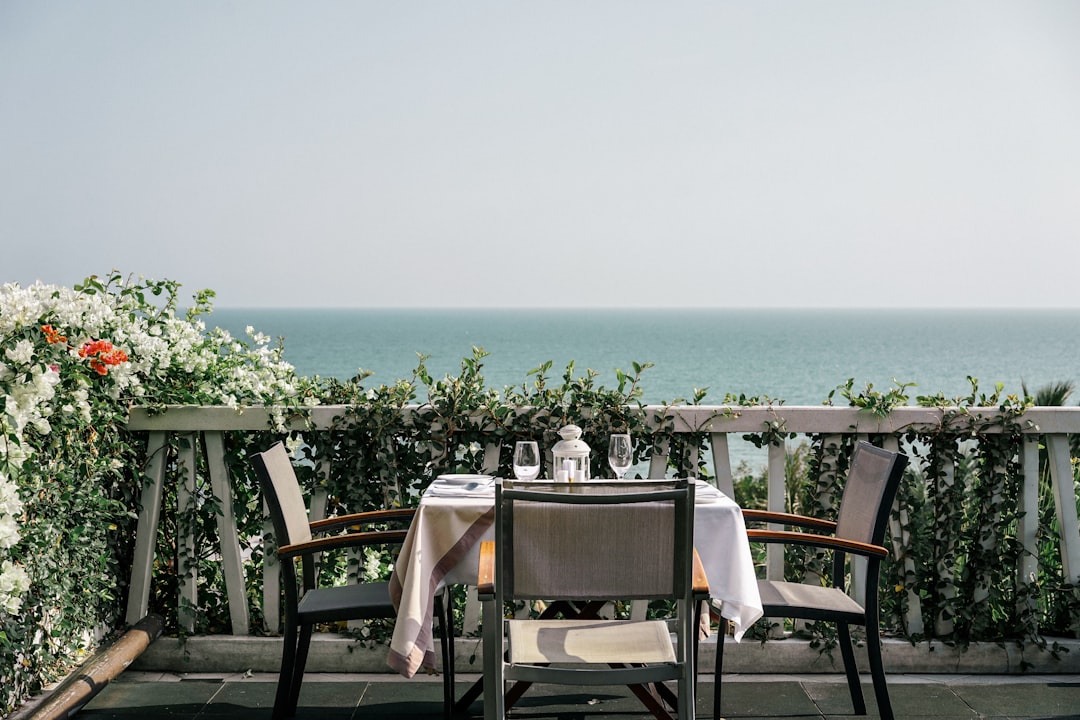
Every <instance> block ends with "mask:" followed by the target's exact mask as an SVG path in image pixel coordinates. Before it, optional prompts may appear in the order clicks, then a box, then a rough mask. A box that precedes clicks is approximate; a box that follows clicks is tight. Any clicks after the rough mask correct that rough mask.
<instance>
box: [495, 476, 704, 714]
mask: <svg viewBox="0 0 1080 720" xmlns="http://www.w3.org/2000/svg"><path fill="white" fill-rule="evenodd" d="M693 522H694V488H693V484H692V483H688V482H687V481H685V480H682V481H660V482H656V481H640V482H625V481H624V482H619V483H601V482H596V483H581V484H572V485H567V484H565V483H559V484H554V483H544V482H527V483H519V482H514V481H510V480H499V481H497V484H496V489H495V540H494V541H490V540H489V541H485V542H484V543H482V545H481V550H480V567H479V584H478V595H479V597H480V600H481V603H482V606H483V648H484V653H483V656H484V688H485V692H484V715H485V718H486V720H502V719H503V718H504V717H505V714H506V705H507V701H506V698H505V697H504V694H503V692H504V689H505V682H506V681H508V680H517V681H524V682H526V683H532V682H544V683H556V684H565V685H621V684H626V685H631V686H632V687H635V688H637V689H640V687H639V686H640V685H641V684H644V683H661V682H665V681H671V680H674V681H676V682H677V684H678V685H677V687H678V696H677V698H678V708H679V717H680V718H682V719H684V720H693V718H694V682H693V681H694V663H695V658H694V652H693V647H694V642H693V638H694V632H695V630H696V628H695V627H694V624H693V620H692V618H693V616H694V614H693V612H692V610H693V607H692V604H693V602H694V599H695V595H694V593H695V591H696V592H697V593H699V595H697V596H696V597H700V594H702V593H707V592H708V584H707V582H706V581H705V580H704V571H703V570H702V569H701V566H700V563H699V562H695V561H696V556H695V555H694V553H693V537H694V528H693ZM695 570H696V574H695ZM616 598H617V599H646V600H648V599H668V600H673V601H675V607H676V613H677V619H676V622H675V626H676V627H675V634H676V637H677V643H676V644H673V643H672V639H671V630H670V628H669V627H668V624H667V623H666V622H664V621H660V620H636V621H635V620H603V619H599V618H597V617H596V616H595V613H594V612H593V611H590V610H586V609H583V606H585V605H586V604H588V603H592V604H594V605H599V604H602V602H603V601H606V600H610V599H616ZM537 599H543V600H549V601H565V602H566V607H569V608H571V610H570V612H569V613H568V616H567V617H563V618H554V619H511V620H505V619H504V617H503V609H504V607H505V603H506V602H508V601H514V600H526V601H530V600H537ZM556 604H557V603H553V604H552V606H555V605H556ZM549 607H550V606H549ZM579 611H580V614H579ZM545 615H546V613H545ZM542 618H543V616H542ZM504 650H505V654H504Z"/></svg>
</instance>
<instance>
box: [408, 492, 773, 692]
mask: <svg viewBox="0 0 1080 720" xmlns="http://www.w3.org/2000/svg"><path fill="white" fill-rule="evenodd" d="M696 490H697V495H698V500H697V503H696V504H695V508H694V546H695V547H696V548H697V551H698V555H699V556H700V557H701V562H702V565H704V567H705V574H706V576H707V577H708V580H709V594H710V595H711V596H712V599H713V602H714V604H717V605H719V607H720V614H721V615H723V616H724V617H725V618H727V619H728V620H729V621H730V622H731V624H732V626H733V628H734V633H735V639H736V640H739V639H741V638H742V635H743V633H744V632H746V630H747V628H749V627H750V626H751V625H753V624H754V622H755V621H756V620H757V619H758V618H759V617H761V615H762V611H761V598H760V597H759V596H758V589H757V579H756V576H755V574H754V562H753V559H752V558H751V556H750V545H749V543H748V542H747V539H746V525H745V524H744V522H743V517H742V510H741V509H740V508H739V506H738V505H736V504H735V502H734V501H733V500H731V499H730V498H728V497H727V496H725V495H723V494H721V493H720V492H719V491H717V490H716V489H715V488H714V487H712V486H711V485H707V484H706V483H702V482H700V481H699V482H698V485H697V488H696ZM494 503H495V497H494V487H491V488H488V489H487V490H486V491H481V492H471V493H466V492H461V493H460V494H458V495H457V496H450V497H435V496H434V492H429V493H428V494H427V495H425V496H424V497H423V498H422V499H421V501H420V507H419V509H418V511H417V513H416V516H415V517H414V519H413V522H412V525H411V527H410V528H409V533H408V536H407V537H406V538H405V542H404V544H403V545H402V547H401V553H400V554H399V555H398V559H397V563H396V564H395V566H394V572H393V575H392V576H391V578H390V595H391V598H392V599H393V601H394V604H395V605H396V606H397V609H398V618H397V623H396V625H395V626H394V635H393V638H392V639H391V641H390V655H389V657H388V659H387V664H389V665H390V667H392V668H394V670H396V671H398V672H399V673H401V674H402V675H404V676H405V677H412V676H413V675H415V674H416V672H417V671H418V670H419V669H420V668H421V667H426V668H434V667H435V651H434V649H435V642H434V638H433V636H432V619H433V615H434V609H433V608H434V596H435V593H436V592H437V591H438V590H439V589H440V588H442V587H444V586H445V585H447V584H464V585H475V584H476V574H477V570H478V562H479V556H480V541H481V540H490V539H493V538H494V527H493V525H494V522H495V507H494Z"/></svg>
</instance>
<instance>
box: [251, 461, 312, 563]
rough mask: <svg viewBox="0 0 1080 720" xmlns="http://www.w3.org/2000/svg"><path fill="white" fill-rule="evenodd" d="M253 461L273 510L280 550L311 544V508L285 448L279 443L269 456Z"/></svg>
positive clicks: (265, 495)
mask: <svg viewBox="0 0 1080 720" xmlns="http://www.w3.org/2000/svg"><path fill="white" fill-rule="evenodd" d="M251 460H252V464H253V465H254V466H255V472H256V474H258V476H259V482H260V483H261V484H262V490H263V497H264V498H266V504H267V506H269V508H270V518H271V520H273V523H274V532H275V533H276V534H277V544H278V547H282V546H285V545H293V544H295V543H300V542H305V541H307V540H310V539H311V528H310V526H309V525H308V515H307V505H306V504H305V503H304V496H303V494H302V493H301V492H300V483H299V482H298V481H297V479H296V471H294V470H293V466H292V461H291V460H289V454H288V453H287V452H286V451H285V445H284V444H282V443H280V442H279V443H276V444H275V445H274V446H273V447H271V448H270V449H269V450H267V451H266V452H261V453H255V454H254V455H252V456H251Z"/></svg>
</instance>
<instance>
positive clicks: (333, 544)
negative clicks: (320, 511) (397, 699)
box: [251, 442, 454, 720]
mask: <svg viewBox="0 0 1080 720" xmlns="http://www.w3.org/2000/svg"><path fill="white" fill-rule="evenodd" d="M251 461H252V464H253V465H254V467H255V472H256V474H257V475H258V476H259V481H260V483H261V484H262V489H263V496H264V497H265V498H266V503H267V505H268V506H269V508H270V517H271V519H272V520H273V523H274V533H275V535H276V539H277V543H278V550H277V556H278V558H279V559H280V561H281V568H282V581H283V583H284V586H285V642H284V647H283V649H282V654H281V672H280V675H279V677H278V687H277V695H276V697H275V700H274V711H273V718H274V720H279V718H287V717H293V716H294V715H296V705H297V701H298V699H299V697H300V685H301V683H302V682H303V679H304V666H305V665H306V664H307V655H308V648H309V646H310V644H311V633H312V628H313V625H314V624H315V623H322V622H338V621H344V620H366V619H371V618H395V617H397V611H396V609H395V608H394V605H393V603H392V602H391V601H390V591H389V587H388V584H387V583H385V582H366V583H359V584H352V585H343V586H337V587H329V588H320V587H318V586H317V584H318V583H317V571H316V557H315V556H316V555H317V553H320V552H324V551H327V550H331V549H337V548H353V547H365V546H385V545H392V544H400V543H401V542H402V541H403V540H404V539H405V534H406V531H407V528H408V524H409V522H410V521H411V520H412V517H413V513H414V509H413V508H396V509H392V510H376V511H373V512H363V513H356V514H353V515H344V516H341V517H334V518H329V519H326V520H318V521H316V522H311V523H309V522H308V517H307V507H306V506H305V504H304V498H303V495H302V494H301V491H300V485H299V483H298V482H297V480H296V473H295V472H294V471H293V466H292V462H291V461H290V460H289V456H288V453H287V452H286V451H285V447H284V445H283V444H282V443H280V442H279V443H277V444H275V445H274V446H273V447H271V448H270V449H269V450H267V451H265V452H261V453H255V454H253V455H252V456H251ZM387 525H399V526H404V527H403V528H401V529H371V530H360V528H364V527H371V526H375V527H376V528H385V527H386V526H387ZM341 530H347V532H346V533H344V534H336V535H328V536H326V537H318V538H313V535H314V534H322V533H326V532H328V531H341ZM296 558H300V559H301V560H302V563H303V575H302V580H303V588H302V592H298V588H297V577H296V568H295V565H294V562H293V561H294V560H295V559H296ZM435 616H436V617H437V618H438V620H439V627H440V630H441V634H442V648H441V649H442V661H443V714H444V716H445V717H446V718H449V717H450V714H451V710H452V707H453V702H454V663H453V657H454V656H453V624H452V620H453V614H452V606H451V604H450V595H449V591H448V590H447V591H444V592H443V594H441V595H438V596H436V601H435Z"/></svg>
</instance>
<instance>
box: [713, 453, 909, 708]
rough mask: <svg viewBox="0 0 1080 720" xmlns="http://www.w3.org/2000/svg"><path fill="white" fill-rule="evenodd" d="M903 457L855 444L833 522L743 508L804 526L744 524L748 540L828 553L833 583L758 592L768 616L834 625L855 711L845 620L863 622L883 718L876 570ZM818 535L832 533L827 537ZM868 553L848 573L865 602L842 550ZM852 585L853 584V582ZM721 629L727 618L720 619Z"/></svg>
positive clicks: (719, 653) (885, 703)
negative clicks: (771, 527)
mask: <svg viewBox="0 0 1080 720" xmlns="http://www.w3.org/2000/svg"><path fill="white" fill-rule="evenodd" d="M907 462H908V459H907V457H906V456H905V455H901V454H898V453H894V452H889V451H888V450H882V449H881V448H877V447H874V446H873V445H871V444H869V443H866V442H859V443H857V444H856V446H855V450H854V452H853V453H852V455H851V463H850V466H849V469H848V476H847V481H846V483H845V486H844V493H843V499H842V500H841V502H840V511H839V514H838V515H837V519H836V522H832V521H830V520H822V519H819V518H810V517H804V516H801V515H792V514H788V513H776V512H768V511H763V510H744V511H743V517H744V518H745V519H746V520H748V521H756V522H770V523H778V524H782V525H787V526H792V527H801V528H804V529H805V530H807V531H816V532H806V531H804V532H796V531H790V530H747V535H748V536H749V538H750V541H751V542H754V541H758V542H765V543H788V544H797V545H807V546H810V547H817V548H822V549H830V550H832V551H833V572H832V584H831V586H830V587H824V586H821V585H809V584H804V583H794V582H784V581H781V580H759V581H758V590H759V592H760V594H761V605H762V609H763V610H764V613H765V617H785V618H800V619H805V620H817V621H825V622H834V623H836V629H837V634H838V635H839V645H840V652H841V655H842V656H843V659H844V672H845V673H846V674H847V682H848V690H849V692H850V693H851V703H852V705H853V706H854V709H855V714H856V715H865V714H866V703H865V701H864V700H863V694H862V687H861V685H860V684H859V670H858V668H857V667H856V665H855V652H854V650H853V649H852V643H851V633H850V631H849V629H848V628H849V626H850V625H862V626H863V627H865V628H866V638H867V640H866V654H867V658H868V660H869V664H870V674H871V677H872V679H873V682H874V696H875V697H876V698H877V704H878V712H879V714H880V716H881V718H882V719H883V720H892V717H893V713H892V704H891V703H890V702H889V688H888V686H887V685H886V684H885V670H884V667H883V666H882V663H881V643H880V640H879V638H878V571H879V569H880V566H881V561H882V559H884V558H885V557H887V556H888V554H889V553H888V550H886V549H885V548H884V547H882V545H881V543H882V541H883V540H884V539H885V529H886V527H887V526H888V522H889V513H890V512H891V510H892V504H893V500H894V499H895V497H896V490H897V488H898V487H899V486H900V480H901V479H902V477H903V475H904V468H905V467H906V466H907ZM821 533H830V534H828V535H825V534H821ZM849 553H850V554H852V555H858V556H861V557H863V558H865V559H866V560H865V562H864V563H852V568H851V574H852V575H854V576H856V577H857V578H858V579H859V580H861V582H860V583H859V585H860V586H861V587H862V588H865V600H864V601H863V602H862V603H861V604H860V603H859V602H858V601H857V600H855V599H854V598H852V597H851V596H850V595H849V594H848V592H846V591H845V588H848V587H850V584H849V583H846V582H845V578H847V577H848V575H847V570H848V569H847V567H846V562H845V558H846V555H847V554H849ZM851 584H854V583H851ZM724 625H725V627H724V630H726V623H724ZM723 637H724V632H721V634H720V636H719V638H718V639H717V646H716V678H715V685H714V689H713V692H714V707H715V708H716V709H715V712H716V714H717V716H718V717H719V713H720V690H721V684H720V678H721V674H722V673H723V659H724V656H723V649H724V643H723Z"/></svg>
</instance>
